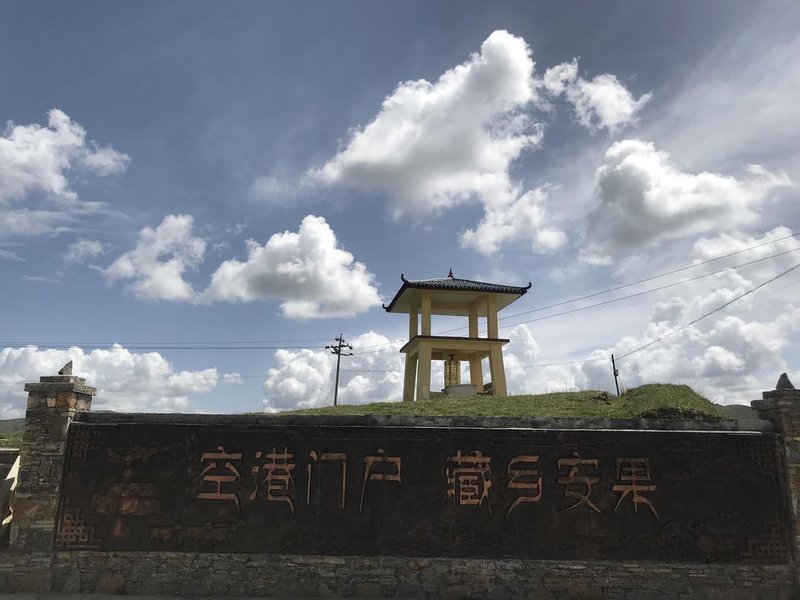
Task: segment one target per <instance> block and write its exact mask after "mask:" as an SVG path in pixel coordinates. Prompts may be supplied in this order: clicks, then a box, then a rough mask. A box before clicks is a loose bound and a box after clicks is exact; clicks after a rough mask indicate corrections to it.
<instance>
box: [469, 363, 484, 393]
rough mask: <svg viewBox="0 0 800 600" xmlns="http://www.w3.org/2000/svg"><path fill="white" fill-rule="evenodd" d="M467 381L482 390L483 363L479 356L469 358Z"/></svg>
mask: <svg viewBox="0 0 800 600" xmlns="http://www.w3.org/2000/svg"><path fill="white" fill-rule="evenodd" d="M469 382H470V383H471V384H472V385H474V386H475V387H477V388H478V391H479V392H482V391H483V363H482V362H481V359H480V358H471V359H469Z"/></svg>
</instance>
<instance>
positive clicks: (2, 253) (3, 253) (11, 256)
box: [0, 249, 25, 262]
mask: <svg viewBox="0 0 800 600" xmlns="http://www.w3.org/2000/svg"><path fill="white" fill-rule="evenodd" d="M0 258H4V259H5V260H16V261H20V262H24V261H25V259H24V258H22V257H21V256H20V255H19V254H17V253H16V252H13V251H11V250H3V249H0Z"/></svg>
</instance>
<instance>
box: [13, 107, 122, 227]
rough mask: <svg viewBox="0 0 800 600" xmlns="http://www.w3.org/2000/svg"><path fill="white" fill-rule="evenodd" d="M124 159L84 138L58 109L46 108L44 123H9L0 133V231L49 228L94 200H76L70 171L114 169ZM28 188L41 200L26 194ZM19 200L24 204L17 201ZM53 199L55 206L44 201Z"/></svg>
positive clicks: (102, 173) (97, 172) (77, 126)
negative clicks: (87, 201)
mask: <svg viewBox="0 0 800 600" xmlns="http://www.w3.org/2000/svg"><path fill="white" fill-rule="evenodd" d="M129 161H130V158H129V157H128V156H127V155H126V154H123V153H121V152H118V151H116V150H114V149H113V148H111V147H110V146H107V147H100V146H98V145H97V144H96V143H95V142H92V141H88V140H87V138H86V130H85V129H84V128H83V127H82V126H81V125H80V124H79V123H77V122H75V121H73V120H72V119H71V118H70V117H69V116H68V115H67V114H66V113H64V112H63V111H61V110H58V109H53V110H51V111H50V112H49V113H48V124H47V127H42V126H41V125H38V124H31V125H15V124H14V123H11V122H9V123H8V124H7V126H6V129H5V131H4V132H3V134H2V135H0V231H3V232H6V233H14V234H20V235H38V234H41V233H47V232H51V231H52V229H53V228H54V227H55V226H57V225H58V224H61V223H63V222H65V221H69V220H70V218H71V217H72V216H73V215H74V214H75V213H80V212H82V211H86V210H94V209H96V208H97V206H96V205H94V204H91V203H82V202H79V201H78V195H77V193H76V192H75V191H74V190H73V189H72V186H71V181H70V174H71V173H73V172H76V171H84V172H86V173H90V174H92V175H96V176H100V177H103V176H107V175H113V174H116V173H120V172H122V171H124V170H125V169H126V167H127V164H128V162H129ZM34 192H38V193H39V194H41V195H43V196H44V199H42V198H37V199H35V200H34V199H31V198H30V197H29V196H31V195H32V194H33V193H34ZM21 202H25V203H26V205H25V206H19V203H21ZM52 202H56V203H57V204H56V206H57V208H55V209H54V208H52V206H51V205H50V204H48V203H52Z"/></svg>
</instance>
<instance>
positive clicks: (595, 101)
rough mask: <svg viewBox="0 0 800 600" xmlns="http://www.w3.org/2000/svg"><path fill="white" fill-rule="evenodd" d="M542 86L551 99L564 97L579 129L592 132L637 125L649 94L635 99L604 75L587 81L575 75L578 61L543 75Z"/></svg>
mask: <svg viewBox="0 0 800 600" xmlns="http://www.w3.org/2000/svg"><path fill="white" fill-rule="evenodd" d="M542 86H543V87H544V89H545V90H546V91H547V93H548V94H550V95H551V96H554V97H556V96H560V95H561V94H564V96H565V97H566V99H567V101H569V102H570V104H572V106H573V107H574V109H575V116H576V117H577V118H578V121H579V122H580V124H581V125H583V126H584V127H586V128H587V129H589V130H591V131H597V130H598V129H608V130H611V131H614V130H616V129H619V128H620V127H622V126H623V125H628V124H631V123H635V122H636V116H637V114H638V112H639V110H640V109H641V108H642V107H643V106H644V105H645V104H647V102H648V101H649V100H650V97H651V96H650V94H643V95H642V96H639V98H638V99H637V98H634V96H633V94H631V92H630V91H629V90H628V89H627V88H626V87H625V86H624V85H622V84H621V83H620V82H619V80H618V79H617V78H616V77H615V76H614V75H611V74H609V73H604V74H602V75H598V76H596V77H595V78H593V79H592V80H591V81H588V80H586V79H584V78H582V77H581V76H580V75H578V61H577V59H573V60H572V62H568V63H562V64H560V65H556V66H555V67H551V68H549V69H547V71H545V74H544V77H543V78H542Z"/></svg>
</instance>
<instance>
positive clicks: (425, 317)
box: [420, 290, 431, 335]
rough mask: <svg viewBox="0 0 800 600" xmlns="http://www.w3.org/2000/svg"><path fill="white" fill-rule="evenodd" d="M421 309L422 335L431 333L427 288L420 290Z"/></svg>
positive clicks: (429, 299) (429, 301)
mask: <svg viewBox="0 0 800 600" xmlns="http://www.w3.org/2000/svg"><path fill="white" fill-rule="evenodd" d="M420 300H421V306H420V308H421V309H422V335H430V334H431V293H430V292H429V291H428V290H422V292H420Z"/></svg>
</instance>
